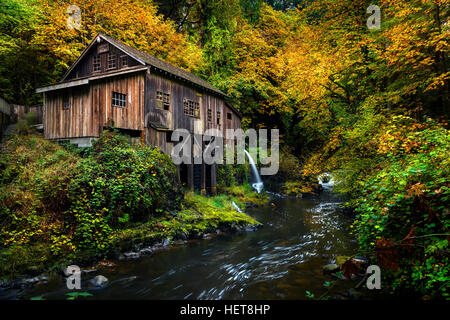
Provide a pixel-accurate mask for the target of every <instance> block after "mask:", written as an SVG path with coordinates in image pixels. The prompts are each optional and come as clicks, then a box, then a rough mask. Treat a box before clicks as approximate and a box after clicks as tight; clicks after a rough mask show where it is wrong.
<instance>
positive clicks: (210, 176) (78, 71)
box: [37, 34, 241, 193]
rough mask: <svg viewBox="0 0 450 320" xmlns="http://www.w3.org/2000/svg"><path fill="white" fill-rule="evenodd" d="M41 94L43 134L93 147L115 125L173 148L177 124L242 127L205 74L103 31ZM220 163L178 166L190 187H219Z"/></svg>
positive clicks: (200, 129) (199, 129)
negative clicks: (166, 60) (173, 136)
mask: <svg viewBox="0 0 450 320" xmlns="http://www.w3.org/2000/svg"><path fill="white" fill-rule="evenodd" d="M37 92H38V93H42V94H43V126H44V136H45V138H47V139H52V140H57V141H64V140H65V141H70V142H71V143H73V144H76V145H78V146H80V147H84V146H90V145H91V144H92V141H93V139H95V138H96V137H98V136H99V135H100V134H101V132H102V130H104V129H105V128H107V127H115V128H118V129H119V130H121V131H122V132H124V133H126V134H128V135H130V136H131V137H136V138H138V137H139V138H140V139H142V140H143V141H145V143H147V144H148V145H155V146H158V147H160V148H161V150H162V151H163V152H166V153H168V154H170V153H171V151H172V147H173V143H172V142H170V140H171V139H170V137H171V133H172V131H173V130H175V129H178V128H183V129H187V130H188V131H189V132H191V133H193V134H203V133H204V131H205V130H206V129H210V128H216V129H218V130H220V131H221V132H222V134H223V136H225V130H226V129H229V128H233V129H236V128H240V126H241V116H240V115H239V113H238V112H237V111H236V110H235V109H234V108H233V106H232V105H231V104H229V103H228V102H227V101H226V99H227V96H226V95H225V94H224V93H223V92H221V91H220V90H218V89H216V88H215V87H213V86H212V85H211V84H209V83H208V82H206V81H205V80H203V79H201V78H199V77H197V76H195V75H193V74H192V73H189V72H187V71H185V70H182V69H180V68H177V67H175V66H173V65H171V64H169V63H167V62H164V61H162V60H159V59H157V58H155V57H153V56H151V55H149V54H146V53H144V52H141V51H139V50H137V49H135V48H133V47H130V46H128V45H125V44H124V43H122V42H119V41H117V40H115V39H113V38H111V37H109V36H106V35H104V34H98V35H97V36H96V37H95V39H94V40H93V41H92V42H91V43H90V44H89V45H88V46H87V48H86V49H85V50H84V51H83V53H82V54H81V55H80V57H78V59H77V60H76V61H75V63H74V64H73V65H72V66H71V67H70V68H69V70H68V71H67V72H66V74H65V75H64V76H63V77H62V79H61V81H60V82H58V83H57V84H54V85H49V86H45V87H41V88H38V89H37ZM216 170H217V165H212V166H208V165H205V164H192V165H184V164H182V165H180V166H179V173H180V179H181V181H182V182H184V183H186V185H187V186H188V187H189V188H190V189H197V190H202V191H211V192H213V193H214V192H215V186H216Z"/></svg>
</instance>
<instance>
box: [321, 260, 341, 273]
mask: <svg viewBox="0 0 450 320" xmlns="http://www.w3.org/2000/svg"><path fill="white" fill-rule="evenodd" d="M339 269H340V268H339V266H338V265H337V264H335V263H330V264H327V265H324V266H323V273H326V274H329V273H334V272H337V271H339Z"/></svg>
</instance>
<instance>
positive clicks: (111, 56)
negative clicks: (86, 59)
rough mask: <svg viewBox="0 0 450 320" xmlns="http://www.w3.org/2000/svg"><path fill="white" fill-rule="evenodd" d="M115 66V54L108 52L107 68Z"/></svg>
mask: <svg viewBox="0 0 450 320" xmlns="http://www.w3.org/2000/svg"><path fill="white" fill-rule="evenodd" d="M115 68H116V55H115V54H108V69H115Z"/></svg>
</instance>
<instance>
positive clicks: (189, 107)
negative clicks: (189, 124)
mask: <svg viewBox="0 0 450 320" xmlns="http://www.w3.org/2000/svg"><path fill="white" fill-rule="evenodd" d="M183 112H184V115H185V116H188V117H191V118H196V119H200V103H199V102H197V101H194V100H190V99H186V98H184V99H183Z"/></svg>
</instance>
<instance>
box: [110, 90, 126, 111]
mask: <svg viewBox="0 0 450 320" xmlns="http://www.w3.org/2000/svg"><path fill="white" fill-rule="evenodd" d="M122 98H123V99H122ZM117 102H118V103H119V104H117ZM122 104H123V105H122ZM111 106H112V107H116V108H126V107H127V95H126V94H125V93H121V92H117V91H113V92H112V94H111Z"/></svg>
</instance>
